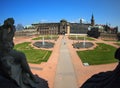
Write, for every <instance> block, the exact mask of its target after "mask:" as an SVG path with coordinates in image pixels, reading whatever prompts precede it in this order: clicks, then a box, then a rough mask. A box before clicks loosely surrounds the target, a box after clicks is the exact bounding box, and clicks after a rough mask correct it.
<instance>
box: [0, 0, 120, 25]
mask: <svg viewBox="0 0 120 88" xmlns="http://www.w3.org/2000/svg"><path fill="white" fill-rule="evenodd" d="M92 14H93V15H94V18H95V22H96V24H106V23H108V24H110V25H111V26H119V27H120V0H0V23H1V24H3V21H4V20H5V19H6V18H8V17H13V18H14V19H15V24H23V25H24V26H25V25H30V24H32V23H39V22H59V21H60V20H61V19H66V20H67V21H68V22H79V20H80V18H83V19H84V20H85V22H90V20H91V15H92Z"/></svg>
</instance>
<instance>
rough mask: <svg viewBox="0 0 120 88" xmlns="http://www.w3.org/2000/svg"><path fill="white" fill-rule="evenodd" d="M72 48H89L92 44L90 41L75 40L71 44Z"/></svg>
mask: <svg viewBox="0 0 120 88" xmlns="http://www.w3.org/2000/svg"><path fill="white" fill-rule="evenodd" d="M72 45H73V48H76V49H79V48H90V47H93V46H94V44H93V43H92V42H77V43H74V44H72Z"/></svg>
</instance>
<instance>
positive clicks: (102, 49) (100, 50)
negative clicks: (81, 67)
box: [77, 43, 117, 65]
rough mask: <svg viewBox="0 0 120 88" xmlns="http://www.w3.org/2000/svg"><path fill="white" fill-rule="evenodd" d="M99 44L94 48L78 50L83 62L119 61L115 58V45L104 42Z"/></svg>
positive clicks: (102, 62) (104, 62)
mask: <svg viewBox="0 0 120 88" xmlns="http://www.w3.org/2000/svg"><path fill="white" fill-rule="evenodd" d="M97 44H98V46H97V47H96V48H95V49H94V50H85V51H77V54H78V56H79V57H80V58H81V60H82V62H83V63H88V64H89V65H98V64H108V63H114V62H117V60H116V59H115V58H114V53H115V51H116V48H115V47H113V46H110V45H106V44H103V43H97Z"/></svg>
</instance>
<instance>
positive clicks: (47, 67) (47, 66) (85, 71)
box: [14, 36, 118, 88]
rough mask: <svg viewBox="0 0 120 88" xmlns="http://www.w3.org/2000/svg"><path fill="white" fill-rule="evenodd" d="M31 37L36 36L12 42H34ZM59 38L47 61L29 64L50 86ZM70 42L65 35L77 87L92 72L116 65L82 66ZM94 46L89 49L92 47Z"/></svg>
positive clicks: (53, 76) (16, 39) (57, 54)
mask: <svg viewBox="0 0 120 88" xmlns="http://www.w3.org/2000/svg"><path fill="white" fill-rule="evenodd" d="M33 37H36V36H32V37H27V38H26V37H20V38H15V40H14V42H15V44H18V43H21V42H34V41H33V40H31V39H32V38H33ZM61 40H62V36H60V37H59V39H58V40H57V41H56V42H55V46H54V48H53V49H51V50H53V52H52V54H51V56H50V59H49V60H48V62H46V63H41V64H29V65H30V67H31V70H32V72H33V73H34V74H38V75H39V76H40V77H41V78H44V79H46V80H48V84H49V87H50V88H54V82H55V73H56V69H57V64H58V59H59V56H60V55H59V54H60V51H59V50H60V45H61ZM74 42H75V41H74ZM95 42H102V43H106V44H110V45H112V46H115V47H118V46H116V45H114V44H113V43H112V42H105V41H102V40H101V39H97V40H96V41H93V43H95ZM72 43H73V40H69V39H68V38H67V37H66V46H67V47H68V50H69V51H70V56H71V60H72V63H73V67H74V71H75V74H76V78H77V86H78V87H80V86H81V85H82V84H83V83H84V82H85V81H86V80H87V79H88V78H89V77H91V76H92V75H93V74H96V73H99V72H104V71H109V70H113V69H114V68H115V67H116V66H117V63H112V64H104V65H93V66H84V65H83V64H82V62H81V60H80V58H79V57H78V55H77V53H76V50H77V49H74V48H73V47H72ZM95 46H96V45H95ZM95 46H94V47H95ZM94 47H92V48H90V49H93V48H94Z"/></svg>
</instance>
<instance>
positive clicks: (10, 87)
mask: <svg viewBox="0 0 120 88" xmlns="http://www.w3.org/2000/svg"><path fill="white" fill-rule="evenodd" d="M35 77H36V79H37V81H38V84H37V85H36V87H30V86H28V87H26V88H49V87H48V83H47V81H46V80H44V79H42V78H39V77H38V76H37V75H35ZM0 88H21V87H20V86H18V85H17V83H16V82H15V81H14V80H12V79H11V78H9V77H6V76H4V75H2V74H0Z"/></svg>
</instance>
